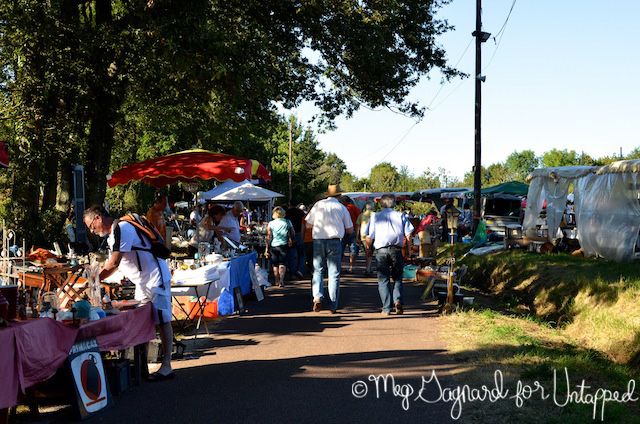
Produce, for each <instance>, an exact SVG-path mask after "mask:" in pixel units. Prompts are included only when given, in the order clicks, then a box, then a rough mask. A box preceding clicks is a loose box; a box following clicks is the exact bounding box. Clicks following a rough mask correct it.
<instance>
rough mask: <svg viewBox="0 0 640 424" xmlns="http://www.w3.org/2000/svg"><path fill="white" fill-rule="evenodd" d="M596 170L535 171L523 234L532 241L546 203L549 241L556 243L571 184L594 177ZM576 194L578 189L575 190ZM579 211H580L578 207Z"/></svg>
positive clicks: (569, 168)
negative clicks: (545, 202) (586, 177)
mask: <svg viewBox="0 0 640 424" xmlns="http://www.w3.org/2000/svg"><path fill="white" fill-rule="evenodd" d="M597 169H598V167H596V166H560V167H555V168H540V169H535V170H533V171H532V172H531V174H529V176H528V177H527V181H530V186H529V193H528V195H527V207H526V209H525V214H524V222H523V223H522V229H523V232H524V234H525V235H527V236H529V237H531V233H532V231H534V230H535V228H536V222H537V220H538V216H539V215H540V211H541V210H542V206H543V205H544V201H545V200H546V201H547V227H548V234H549V235H548V237H549V240H553V239H555V238H556V234H558V228H559V227H560V222H561V221H562V215H563V214H564V211H565V208H566V205H567V195H568V190H569V184H570V183H571V182H572V181H573V180H575V179H579V178H580V177H583V176H585V175H590V174H591V175H592V173H593V172H594V171H595V170H597ZM575 191H577V188H574V192H575ZM576 209H578V207H577V206H576ZM576 221H577V218H576Z"/></svg>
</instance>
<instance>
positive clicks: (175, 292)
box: [171, 280, 216, 339]
mask: <svg viewBox="0 0 640 424" xmlns="http://www.w3.org/2000/svg"><path fill="white" fill-rule="evenodd" d="M214 281H216V280H206V281H202V282H184V283H179V284H173V285H172V286H171V296H172V297H173V299H174V300H175V301H176V303H177V304H178V307H179V308H180V309H181V310H182V312H184V313H185V314H186V316H187V317H186V318H185V320H184V321H183V324H182V328H181V329H182V331H184V329H185V328H186V327H187V325H188V324H189V323H193V322H194V321H195V320H196V319H195V315H194V316H193V318H192V317H191V313H192V312H193V311H194V310H195V309H196V308H197V310H196V315H197V316H198V321H197V323H196V331H195V334H194V336H193V338H194V339H195V338H196V337H198V331H199V330H200V323H201V322H202V317H203V316H204V308H205V307H206V306H207V299H208V297H209V290H210V289H211V284H213V282H214ZM182 288H186V289H193V291H194V292H195V297H196V303H195V305H193V306H192V307H191V309H190V310H189V311H188V312H187V310H186V309H185V308H184V306H183V304H182V303H180V301H178V299H177V296H189V291H190V290H188V291H184V290H179V289H182ZM202 288H205V293H203V294H201V293H200V289H202ZM203 296H204V298H203ZM173 317H174V318H176V319H178V318H177V317H176V316H175V315H173ZM204 328H205V330H206V331H207V334H209V327H208V326H207V321H206V320H205V321H204Z"/></svg>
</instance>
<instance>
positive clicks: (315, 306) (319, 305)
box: [313, 300, 322, 312]
mask: <svg viewBox="0 0 640 424" xmlns="http://www.w3.org/2000/svg"><path fill="white" fill-rule="evenodd" d="M321 309H322V302H320V301H319V300H315V301H314V302H313V312H320V310H321Z"/></svg>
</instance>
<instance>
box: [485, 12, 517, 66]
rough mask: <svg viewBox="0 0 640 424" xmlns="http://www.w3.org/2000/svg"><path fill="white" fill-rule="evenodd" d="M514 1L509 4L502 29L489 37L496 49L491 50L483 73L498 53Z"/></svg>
mask: <svg viewBox="0 0 640 424" xmlns="http://www.w3.org/2000/svg"><path fill="white" fill-rule="evenodd" d="M516 1H517V0H513V3H511V8H510V9H509V13H508V14H507V17H506V19H505V20H504V23H503V24H502V27H500V29H499V30H498V32H497V33H496V35H494V36H493V37H491V38H493V42H494V43H496V48H495V49H494V50H493V54H492V55H491V58H489V62H487V64H486V65H485V66H484V68H482V72H484V71H485V70H486V69H487V68H488V67H489V65H491V62H493V58H494V57H495V56H496V53H497V52H498V48H499V47H500V43H502V37H503V36H504V30H505V29H506V28H507V22H509V18H510V17H511V12H513V7H514V6H515V5H516ZM498 37H500V38H498Z"/></svg>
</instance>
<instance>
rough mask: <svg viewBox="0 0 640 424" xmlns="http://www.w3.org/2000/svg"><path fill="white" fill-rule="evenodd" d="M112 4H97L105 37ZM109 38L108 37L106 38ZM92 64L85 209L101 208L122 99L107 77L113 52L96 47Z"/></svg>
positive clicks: (100, 1) (100, 0)
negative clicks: (92, 105) (94, 77)
mask: <svg viewBox="0 0 640 424" xmlns="http://www.w3.org/2000/svg"><path fill="white" fill-rule="evenodd" d="M111 13H112V10H111V0H96V30H97V31H100V32H102V33H103V34H107V33H108V32H109V31H110V30H111V28H109V25H110V24H111V22H112V14H111ZM107 36H108V35H107ZM95 49H96V50H95V51H94V52H93V57H94V60H93V63H94V65H95V68H94V69H95V74H94V75H95V76H96V80H95V86H94V87H92V89H93V90H92V91H93V93H94V98H95V100H94V107H93V109H92V111H91V116H90V120H91V127H90V130H89V138H88V151H87V160H86V166H85V178H86V182H87V184H86V190H85V193H86V194H85V197H86V203H87V206H89V205H92V204H102V203H103V202H104V197H105V194H106V191H107V174H108V173H109V165H110V163H111V152H112V150H113V144H114V128H115V125H116V121H117V118H118V109H119V107H120V105H121V104H122V101H123V98H124V94H123V93H124V88H123V86H124V84H123V83H122V82H120V81H119V79H118V78H117V76H115V75H109V74H108V72H107V68H108V67H109V63H110V59H108V58H114V57H115V52H114V51H112V50H107V51H105V50H104V49H103V48H102V47H101V46H100V45H97V46H95Z"/></svg>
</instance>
